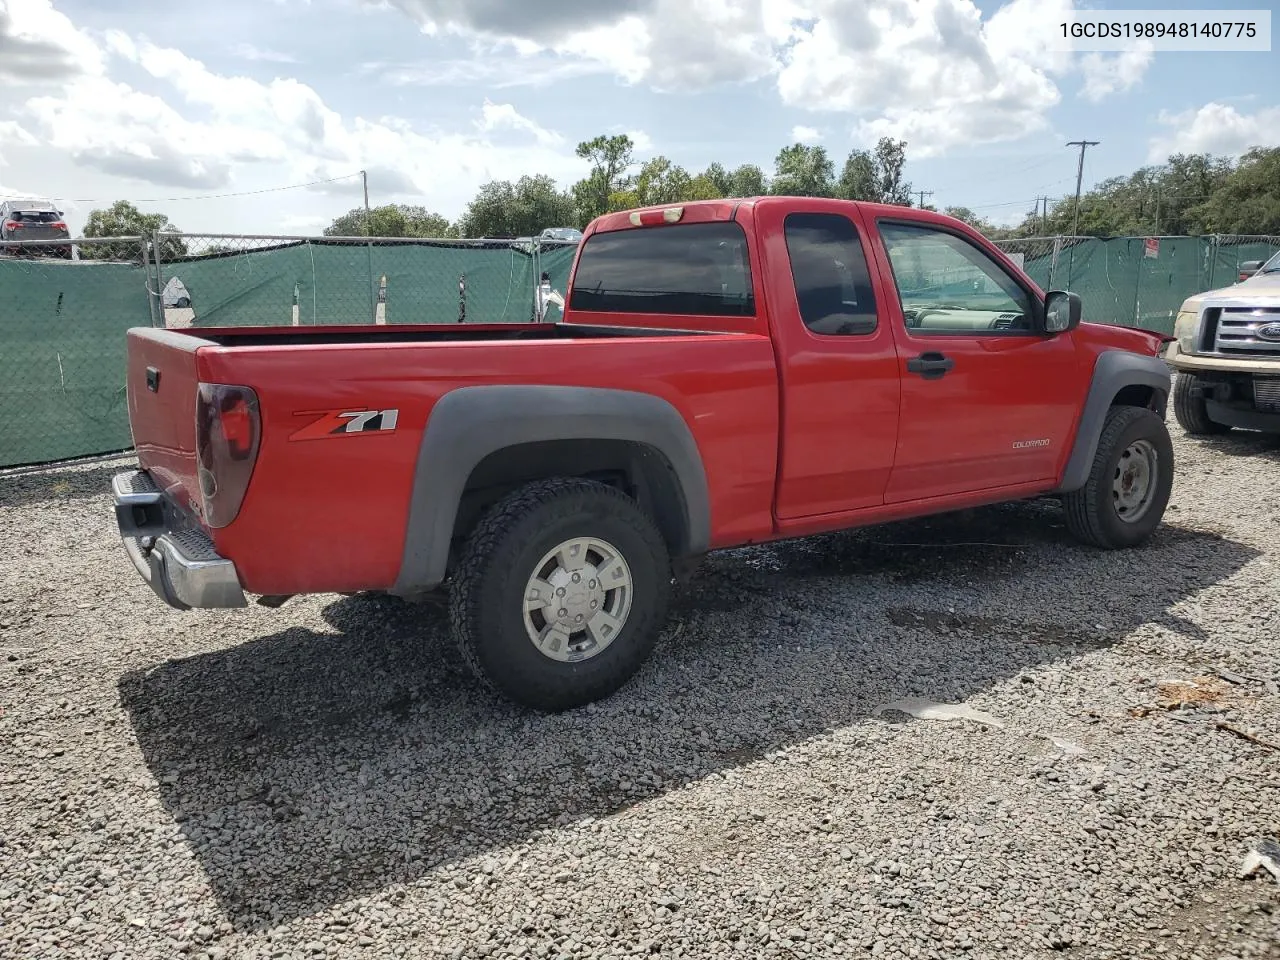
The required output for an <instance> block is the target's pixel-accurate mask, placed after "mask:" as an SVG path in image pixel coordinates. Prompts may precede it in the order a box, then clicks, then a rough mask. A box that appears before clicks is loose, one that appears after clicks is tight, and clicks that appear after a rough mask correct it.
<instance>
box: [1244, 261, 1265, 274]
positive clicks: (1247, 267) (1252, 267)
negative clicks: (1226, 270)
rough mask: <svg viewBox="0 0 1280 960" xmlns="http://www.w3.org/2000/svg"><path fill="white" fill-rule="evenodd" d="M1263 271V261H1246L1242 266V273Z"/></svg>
mask: <svg viewBox="0 0 1280 960" xmlns="http://www.w3.org/2000/svg"><path fill="white" fill-rule="evenodd" d="M1261 269H1262V261H1261V260H1246V261H1245V262H1244V263H1242V264H1240V272H1241V273H1245V272H1246V271H1247V272H1249V273H1257V272H1258V271H1259V270H1261Z"/></svg>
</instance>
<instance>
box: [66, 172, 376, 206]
mask: <svg viewBox="0 0 1280 960" xmlns="http://www.w3.org/2000/svg"><path fill="white" fill-rule="evenodd" d="M363 175H364V171H363V170H360V171H357V172H355V173H346V174H343V175H342V176H340V177H330V178H329V179H328V180H311V181H309V182H307V183H291V184H289V185H288V186H285V187H265V188H264V189H262V190H242V191H240V192H239V193H204V194H200V195H198V196H192V197H151V198H148V199H145V200H130V201H129V202H130V203H178V202H180V201H184V200H227V199H229V198H231V197H256V196H258V195H259V194H263V193H279V192H280V191H282V190H301V189H303V188H305V187H318V186H322V185H323V184H326V183H337V182H338V181H339V180H350V179H351V178H352V177H359V176H363ZM49 199H50V200H57V201H59V202H61V203H114V202H115V201H114V200H85V199H81V198H78V197H50V198H49Z"/></svg>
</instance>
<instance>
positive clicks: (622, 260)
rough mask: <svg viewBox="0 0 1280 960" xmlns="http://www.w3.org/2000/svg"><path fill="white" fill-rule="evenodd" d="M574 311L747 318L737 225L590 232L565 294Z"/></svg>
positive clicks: (745, 271) (746, 278) (747, 285)
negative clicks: (570, 284)
mask: <svg viewBox="0 0 1280 960" xmlns="http://www.w3.org/2000/svg"><path fill="white" fill-rule="evenodd" d="M569 306H570V308H571V309H573V310H593V311H599V312H606V313H665V314H679V315H686V316H713V317H749V316H754V315H755V311H756V305H755V297H754V295H753V294H752V289H751V267H750V263H749V260H748V257H747V236H746V234H745V233H743V231H742V227H740V226H739V225H738V224H736V223H722V222H718V223H689V224H676V225H674V226H654V227H637V228H635V229H633V230H616V231H611V232H608V233H596V234H593V235H592V236H591V237H590V238H589V239H588V240H587V242H586V244H585V245H584V246H583V248H582V253H581V255H580V256H579V258H578V268H577V273H575V274H574V279H573V289H572V290H571V291H570V295H569Z"/></svg>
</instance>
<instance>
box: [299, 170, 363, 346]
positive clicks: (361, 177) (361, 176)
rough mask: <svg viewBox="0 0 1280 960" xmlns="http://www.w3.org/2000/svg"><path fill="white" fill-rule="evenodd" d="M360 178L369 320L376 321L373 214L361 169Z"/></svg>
mask: <svg viewBox="0 0 1280 960" xmlns="http://www.w3.org/2000/svg"><path fill="white" fill-rule="evenodd" d="M360 179H361V180H363V181H364V235H365V236H366V237H369V238H370V240H369V242H368V244H367V249H368V253H369V322H370V323H377V322H378V295H377V294H376V293H374V291H373V240H372V237H373V214H372V213H371V212H370V210H369V174H368V173H367V172H365V171H364V170H361V171H360ZM313 282H314V281H313Z"/></svg>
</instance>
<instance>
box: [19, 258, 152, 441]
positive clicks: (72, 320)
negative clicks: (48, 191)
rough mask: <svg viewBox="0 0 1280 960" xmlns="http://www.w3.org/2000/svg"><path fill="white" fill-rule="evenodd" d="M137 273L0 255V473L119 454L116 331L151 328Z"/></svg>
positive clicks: (122, 419)
mask: <svg viewBox="0 0 1280 960" xmlns="http://www.w3.org/2000/svg"><path fill="white" fill-rule="evenodd" d="M146 281H147V272H146V270H144V269H143V268H142V267H141V266H133V265H130V264H125V263H101V262H94V261H85V260H82V261H78V262H76V261H70V260H41V261H25V260H9V259H7V258H0V466H11V465H13V464H20V463H37V462H45V461H49V460H60V459H64V458H68V457H77V456H84V455H86V454H91V453H105V452H109V451H112V450H121V449H124V448H125V447H128V446H130V445H131V444H132V442H133V441H132V438H131V437H130V435H129V416H128V411H127V410H126V408H125V395H124V381H125V377H124V370H125V331H126V330H127V329H128V328H129V327H136V326H147V325H149V324H150V323H151V305H150V300H149V297H148V294H147V284H146Z"/></svg>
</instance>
